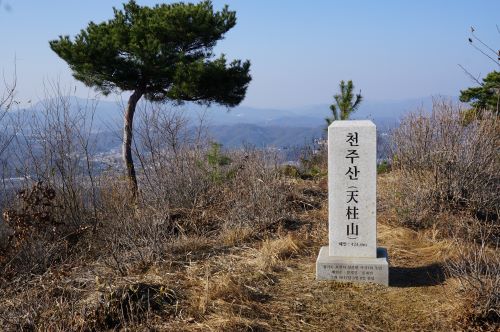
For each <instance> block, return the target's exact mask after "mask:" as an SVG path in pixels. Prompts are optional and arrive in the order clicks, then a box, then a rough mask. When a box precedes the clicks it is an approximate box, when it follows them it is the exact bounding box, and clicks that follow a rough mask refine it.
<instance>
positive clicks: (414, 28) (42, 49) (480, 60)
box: [0, 0, 500, 109]
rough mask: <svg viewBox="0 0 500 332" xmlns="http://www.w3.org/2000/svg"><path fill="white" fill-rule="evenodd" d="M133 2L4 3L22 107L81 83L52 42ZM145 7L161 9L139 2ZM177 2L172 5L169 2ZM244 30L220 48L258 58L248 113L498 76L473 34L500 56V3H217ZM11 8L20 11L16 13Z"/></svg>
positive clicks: (4, 28)
mask: <svg viewBox="0 0 500 332" xmlns="http://www.w3.org/2000/svg"><path fill="white" fill-rule="evenodd" d="M122 2H123V1H115V0H109V1H102V0H87V1H68V0H46V1H36V0H1V2H0V69H1V70H3V71H4V75H6V77H7V78H8V77H9V75H11V74H12V70H13V67H14V62H15V63H16V65H17V77H18V94H17V96H18V99H19V100H20V101H21V102H26V101H27V100H29V99H33V100H37V99H40V98H43V84H44V81H45V82H47V81H54V80H59V81H60V82H61V84H62V85H63V86H71V85H72V86H75V85H76V94H77V95H79V96H87V95H88V90H87V88H85V87H84V86H83V85H81V84H79V83H76V82H75V80H74V79H73V78H72V76H71V73H70V70H69V68H68V66H67V64H66V63H65V62H64V61H62V60H61V59H59V58H58V57H57V56H56V54H55V53H53V52H52V51H51V50H50V48H49V46H48V41H49V40H51V39H55V38H57V36H58V35H61V34H62V35H66V34H69V35H70V36H74V35H75V34H76V33H78V32H79V31H80V29H82V28H84V27H86V25H87V23H88V22H89V21H91V20H92V21H94V22H100V21H103V20H107V19H109V18H111V17H112V15H113V12H112V7H113V6H116V7H121V3H122ZM137 2H138V3H139V4H141V5H153V4H155V3H158V2H159V1H149V0H138V1H137ZM167 2H171V1H167ZM213 3H214V7H215V8H216V9H220V8H222V6H223V5H224V4H226V3H227V4H228V5H229V7H230V9H232V10H236V12H237V17H238V23H237V25H236V27H235V28H233V29H232V30H231V31H229V33H228V34H227V35H226V39H225V40H223V41H222V42H220V44H219V45H218V46H217V48H216V51H217V52H223V53H225V54H226V55H227V57H228V58H229V59H232V58H240V59H250V60H251V62H252V76H253V81H252V83H251V85H250V88H249V90H248V92H247V97H246V99H245V101H244V102H243V103H242V105H246V106H253V107H262V108H268V107H269V108H282V109H286V108H293V107H300V106H304V105H312V104H323V103H329V102H331V100H332V95H333V94H334V93H336V91H337V86H338V83H339V81H340V80H342V79H343V80H348V79H352V80H353V81H354V84H355V86H356V88H357V89H361V90H362V94H363V95H364V96H365V98H366V99H369V100H400V99H407V98H419V97H426V96H429V95H455V96H456V95H458V93H459V90H460V89H463V88H465V87H468V86H471V85H473V82H472V81H471V80H470V78H468V77H467V75H466V74H464V72H463V71H462V70H461V69H460V68H459V67H458V64H461V65H463V66H464V67H466V68H467V69H468V70H469V71H470V72H471V73H473V74H474V75H485V74H486V73H488V72H489V71H492V70H494V69H496V68H495V65H494V64H493V63H491V62H489V61H488V60H487V59H486V58H485V57H484V56H482V55H481V54H480V53H478V52H477V51H476V50H474V49H473V48H472V47H471V46H470V45H468V42H467V38H468V37H469V29H470V26H474V27H475V29H476V34H477V35H478V36H479V37H481V38H482V39H483V40H484V41H485V42H487V43H488V44H490V45H491V46H492V47H494V48H499V47H500V33H498V31H497V27H496V25H497V24H498V25H500V15H499V13H500V1H498V0H477V1H471V0H469V1H465V0H441V1H437V0H419V1H401V0H378V1H373V0H358V1H356V0H355V1H345V0H344V1H337V0H309V1H305V0H302V1H299V0H287V1H285V0H281V1H278V0H265V1H264V0H252V1H250V0H226V1H219V0H214V1H213ZM5 5H8V6H9V7H10V8H11V9H10V10H6V9H5Z"/></svg>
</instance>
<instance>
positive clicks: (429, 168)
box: [392, 100, 500, 227]
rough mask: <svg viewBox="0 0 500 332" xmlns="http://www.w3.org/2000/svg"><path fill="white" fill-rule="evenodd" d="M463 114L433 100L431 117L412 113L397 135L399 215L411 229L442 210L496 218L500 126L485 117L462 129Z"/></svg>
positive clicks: (499, 203)
mask: <svg viewBox="0 0 500 332" xmlns="http://www.w3.org/2000/svg"><path fill="white" fill-rule="evenodd" d="M462 111H463V110H462V108H461V106H460V105H457V104H454V103H452V102H448V101H445V100H434V104H433V109H432V112H431V113H429V114H426V113H424V112H422V111H421V112H417V113H412V114H410V115H408V116H407V117H406V118H404V119H403V120H402V122H401V125H400V126H399V127H398V128H397V129H396V130H394V132H393V137H392V138H393V144H394V145H393V158H394V167H395V168H396V169H397V170H398V171H399V172H400V175H401V176H400V179H399V181H398V188H396V189H397V194H398V195H399V196H398V197H399V199H400V204H399V212H400V216H401V217H402V220H403V221H404V222H405V223H407V224H409V225H412V226H416V227H419V226H426V225H429V224H431V223H433V222H434V221H433V217H434V216H435V215H436V213H438V212H440V211H443V210H451V211H453V210H466V211H469V212H472V213H474V214H476V215H477V216H478V217H480V218H483V219H497V218H498V212H499V211H498V207H499V206H500V195H498V193H499V192H500V186H499V185H500V173H499V172H498V170H499V169H500V159H499V158H498V151H499V148H500V121H499V119H498V117H496V116H494V115H489V116H486V115H485V116H483V117H482V118H477V119H475V120H473V121H470V122H468V123H464V121H463V118H462V114H463V113H462Z"/></svg>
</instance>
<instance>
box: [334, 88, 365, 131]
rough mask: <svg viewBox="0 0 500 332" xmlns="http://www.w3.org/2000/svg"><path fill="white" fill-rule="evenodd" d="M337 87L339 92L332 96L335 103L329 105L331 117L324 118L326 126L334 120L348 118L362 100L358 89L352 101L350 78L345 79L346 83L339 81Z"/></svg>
mask: <svg viewBox="0 0 500 332" xmlns="http://www.w3.org/2000/svg"><path fill="white" fill-rule="evenodd" d="M339 87H340V94H336V95H334V96H333V98H334V99H335V104H332V105H330V110H331V111H332V117H331V118H326V119H325V120H326V123H327V125H328V126H329V125H330V124H331V123H332V122H333V121H336V120H348V119H349V117H350V116H351V114H352V113H354V112H355V111H356V110H357V109H358V107H359V105H360V103H361V101H362V100H363V96H361V91H359V93H358V94H357V95H356V99H355V100H354V101H353V99H354V94H353V90H354V84H353V83H352V81H351V80H349V81H347V84H346V83H345V82H344V81H340V85H339Z"/></svg>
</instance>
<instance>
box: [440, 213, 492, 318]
mask: <svg viewBox="0 0 500 332" xmlns="http://www.w3.org/2000/svg"><path fill="white" fill-rule="evenodd" d="M459 230H460V232H458V233H457V234H456V236H455V247H456V248H457V253H458V254H457V255H456V257H454V258H452V259H451V260H449V261H447V263H446V268H447V272H448V274H449V275H450V276H451V277H454V278H457V279H458V280H459V281H460V284H461V287H462V292H463V294H464V297H465V298H467V299H468V300H469V301H467V303H468V304H469V306H470V307H468V308H467V309H468V311H469V312H468V317H467V319H468V320H472V321H474V322H475V323H479V324H485V323H486V324H498V323H499V322H500V255H499V252H500V248H499V239H498V237H496V236H495V234H498V230H497V229H495V226H494V225H492V224H485V223H483V222H479V221H477V220H475V221H472V222H468V223H463V224H462V225H460V227H459Z"/></svg>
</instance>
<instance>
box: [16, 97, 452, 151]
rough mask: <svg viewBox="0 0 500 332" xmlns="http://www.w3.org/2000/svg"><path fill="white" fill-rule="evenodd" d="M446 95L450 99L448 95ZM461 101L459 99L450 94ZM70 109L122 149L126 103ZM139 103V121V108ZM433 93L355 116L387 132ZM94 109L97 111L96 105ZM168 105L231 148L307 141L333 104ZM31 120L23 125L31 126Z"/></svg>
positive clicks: (75, 101) (369, 104) (372, 105)
mask: <svg viewBox="0 0 500 332" xmlns="http://www.w3.org/2000/svg"><path fill="white" fill-rule="evenodd" d="M445 98H446V97H445ZM448 98H450V99H451V100H454V101H456V100H458V98H456V97H448ZM69 101H70V104H71V106H70V113H71V114H77V112H78V110H79V109H80V110H82V109H83V110H88V111H92V110H95V114H94V122H93V132H94V133H95V134H96V135H97V136H99V139H98V141H99V144H98V145H99V148H98V150H99V151H106V150H110V149H115V148H117V147H119V144H120V136H121V134H120V130H121V122H122V116H123V115H122V106H120V105H119V103H118V102H111V101H105V100H101V101H98V102H96V101H95V100H91V99H89V100H87V99H82V98H78V97H69ZM49 104H50V100H49V101H47V100H46V101H41V102H39V103H37V104H35V105H33V106H32V107H31V108H29V109H25V110H23V111H24V112H26V113H27V114H28V115H29V116H28V117H27V118H28V119H30V118H31V119H34V118H36V117H40V116H41V115H42V114H43V113H42V112H43V110H44V108H45V107H47V105H49ZM144 106H145V103H142V104H141V105H139V107H138V112H137V115H136V123H137V122H138V121H140V114H141V112H142V111H141V109H143V108H144ZM431 106H432V97H426V98H415V99H405V100H398V101H370V100H367V101H364V102H363V103H362V105H361V107H360V109H359V110H358V111H357V112H356V113H354V114H353V117H352V118H353V119H371V120H373V121H374V122H375V123H376V124H377V126H378V128H379V131H381V132H385V131H387V130H388V129H390V128H392V127H394V126H395V125H397V123H398V121H399V119H400V118H401V117H402V116H403V115H404V114H406V113H408V112H410V111H414V110H417V109H430V108H431ZM94 107H95V109H94ZM165 107H166V108H167V109H171V110H172V111H174V112H177V113H178V114H179V115H181V116H183V117H185V118H186V119H187V120H188V121H189V123H190V124H191V125H196V124H197V123H199V119H200V116H201V117H203V121H204V123H205V124H206V125H207V127H208V129H209V132H210V134H211V137H213V138H214V139H215V140H216V141H218V142H220V143H222V144H223V145H224V146H226V147H228V148H236V147H240V146H242V145H243V144H250V145H254V146H256V147H266V146H273V147H290V146H303V145H305V144H309V143H310V142H312V141H313V140H314V139H315V138H318V137H321V136H322V135H323V134H324V131H323V129H324V128H325V117H327V116H329V115H330V110H329V105H328V104H324V105H321V104H320V105H310V106H304V107H297V108H292V109H288V110H283V109H272V108H269V109H264V108H254V107H247V106H238V107H235V108H233V109H227V108H225V107H221V106H211V107H208V108H206V107H203V106H199V105H196V104H192V103H186V104H183V105H171V104H166V105H165ZM30 121H32V120H28V121H27V122H26V123H25V124H24V125H25V126H28V125H29V122H30Z"/></svg>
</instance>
